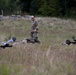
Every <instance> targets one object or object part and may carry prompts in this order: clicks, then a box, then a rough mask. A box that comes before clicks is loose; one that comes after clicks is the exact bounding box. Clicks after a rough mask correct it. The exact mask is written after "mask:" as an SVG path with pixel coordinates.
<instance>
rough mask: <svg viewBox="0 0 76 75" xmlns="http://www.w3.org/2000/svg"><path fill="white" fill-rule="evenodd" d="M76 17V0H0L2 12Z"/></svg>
mask: <svg viewBox="0 0 76 75" xmlns="http://www.w3.org/2000/svg"><path fill="white" fill-rule="evenodd" d="M2 10H3V11H4V15H11V14H34V15H42V16H56V17H64V16H65V17H66V16H68V17H75V16H76V0H0V14H1V13H2Z"/></svg>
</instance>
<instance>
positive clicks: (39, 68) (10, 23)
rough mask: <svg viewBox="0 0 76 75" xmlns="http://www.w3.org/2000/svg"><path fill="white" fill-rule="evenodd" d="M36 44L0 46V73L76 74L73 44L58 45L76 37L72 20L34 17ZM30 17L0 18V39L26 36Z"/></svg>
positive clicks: (28, 74) (6, 74)
mask: <svg viewBox="0 0 76 75" xmlns="http://www.w3.org/2000/svg"><path fill="white" fill-rule="evenodd" d="M38 23H39V40H40V41H41V43H40V44H19V45H15V46H14V47H12V48H5V49H1V48H0V75H76V71H75V70H76V46H75V45H70V46H67V45H62V44H61V43H62V42H63V41H65V40H66V39H70V40H72V37H73V36H75V37H76V22H75V21H73V20H70V19H67V20H65V19H60V18H50V17H47V18H46V17H44V18H40V19H38ZM31 25H32V24H31V21H30V20H22V19H21V20H9V19H7V20H3V21H0V42H1V41H4V40H7V39H8V38H10V37H13V36H15V37H16V38H17V41H19V40H22V39H24V38H27V37H28V38H29V37H30V29H31Z"/></svg>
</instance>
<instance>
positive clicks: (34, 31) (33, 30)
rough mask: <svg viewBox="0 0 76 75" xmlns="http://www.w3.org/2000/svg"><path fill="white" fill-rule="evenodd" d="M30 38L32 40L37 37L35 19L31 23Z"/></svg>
mask: <svg viewBox="0 0 76 75" xmlns="http://www.w3.org/2000/svg"><path fill="white" fill-rule="evenodd" d="M31 38H32V39H34V40H37V39H38V23H37V21H36V20H34V21H33V23H32V31H31Z"/></svg>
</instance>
